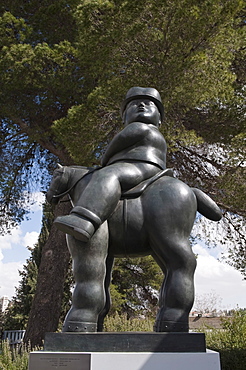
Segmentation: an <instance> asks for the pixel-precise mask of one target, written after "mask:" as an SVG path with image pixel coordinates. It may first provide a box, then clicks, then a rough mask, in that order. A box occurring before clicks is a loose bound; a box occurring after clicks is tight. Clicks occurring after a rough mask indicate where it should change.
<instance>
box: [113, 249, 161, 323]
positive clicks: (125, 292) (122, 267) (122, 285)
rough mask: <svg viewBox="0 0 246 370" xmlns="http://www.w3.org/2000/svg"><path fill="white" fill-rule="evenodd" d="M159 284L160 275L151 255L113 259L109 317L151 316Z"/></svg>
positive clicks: (155, 303)
mask: <svg viewBox="0 0 246 370" xmlns="http://www.w3.org/2000/svg"><path fill="white" fill-rule="evenodd" d="M162 281H163V273H162V271H161V269H160V268H159V266H158V265H157V264H156V262H155V261H154V260H153V258H152V257H151V256H147V257H139V258H119V259H116V262H115V265H114V269H113V273H112V284H111V287H110V291H111V294H112V307H111V310H110V314H111V315H114V314H115V313H116V312H118V313H120V314H121V313H126V314H127V316H128V317H131V316H133V317H134V316H136V315H139V314H143V315H144V316H150V315H152V316H155V314H156V311H157V305H158V291H159V289H160V286H161V283H162Z"/></svg>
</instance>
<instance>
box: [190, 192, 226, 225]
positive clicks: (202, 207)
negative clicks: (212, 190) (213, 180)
mask: <svg viewBox="0 0 246 370" xmlns="http://www.w3.org/2000/svg"><path fill="white" fill-rule="evenodd" d="M191 189H192V191H193V193H194V194H195V196H196V200H197V210H198V212H199V213H201V215H203V216H205V217H206V218H208V219H209V220H212V221H219V220H220V219H221V217H222V212H221V210H220V209H219V207H218V206H217V204H216V203H215V202H214V201H213V200H212V199H211V198H210V197H209V196H208V195H207V194H205V193H204V192H203V191H202V190H199V189H197V188H191Z"/></svg>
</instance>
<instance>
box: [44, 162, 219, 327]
mask: <svg viewBox="0 0 246 370" xmlns="http://www.w3.org/2000/svg"><path fill="white" fill-rule="evenodd" d="M94 170H100V169H91V168H87V167H80V166H74V167H72V166H71V167H70V166H69V167H61V166H60V168H58V169H56V170H55V171H54V175H53V179H52V182H51V185H50V187H49V189H48V192H47V200H48V201H49V202H50V203H57V202H58V200H59V199H60V198H61V197H62V196H63V195H64V194H67V193H68V194H69V195H70V198H71V201H72V203H73V204H76V200H77V199H78V197H79V195H80V194H81V192H83V190H84V189H85V187H86V186H87V185H88V184H89V182H90V178H91V176H92V173H93V171H94ZM143 189H145V190H144V191H143V192H142V190H143ZM141 192H142V194H141V195H140V193H141ZM197 211H199V212H200V213H201V214H202V215H203V216H205V217H207V218H209V219H210V220H213V221H219V220H220V218H221V211H220V209H219V208H218V206H217V205H216V204H215V202H214V201H213V200H212V199H211V198H210V197H208V196H207V195H206V194H205V193H203V192H202V191H201V190H199V189H196V188H190V187H189V186H187V185H186V184H185V183H183V182H182V181H180V180H178V179H177V178H174V177H172V171H171V170H165V171H162V172H160V173H159V174H157V176H155V178H152V179H151V180H148V181H147V182H146V181H145V182H144V184H140V186H138V187H137V189H135V188H134V189H132V190H130V191H128V192H126V193H125V194H123V195H122V199H121V200H120V201H119V203H118V205H117V207H116V209H115V211H114V213H113V214H112V215H111V217H110V218H109V219H108V220H107V221H105V222H104V223H103V224H102V225H101V226H100V227H99V229H98V230H97V231H96V233H95V234H94V236H93V237H92V238H91V240H90V241H89V242H88V243H84V242H82V241H80V240H77V239H75V238H74V237H73V236H71V235H67V244H68V248H69V251H70V253H71V256H72V259H73V273H74V278H75V289H74V292H73V298H72V307H71V309H70V311H69V312H68V314H67V316H66V319H65V322H64V326H63V331H64V332H67V331H70V332H95V331H101V330H102V328H103V320H104V318H105V316H106V314H107V312H108V311H109V308H110V295H109V285H110V279H111V271H112V266H113V261H114V258H115V257H125V256H131V257H134V256H144V255H152V257H153V258H154V259H155V261H156V262H157V264H158V265H159V266H160V268H161V269H162V271H163V273H164V281H163V283H162V286H161V289H160V296H159V311H158V314H157V317H156V321H155V325H154V330H155V331H157V332H187V331H188V329H189V327H188V316H189V312H190V310H191V307H192V305H193V301H194V282H193V275H194V271H195V268H196V257H195V255H194V254H193V252H192V249H191V247H190V243H189V235H190V233H191V229H192V227H193V224H194V220H195V217H196V212H197Z"/></svg>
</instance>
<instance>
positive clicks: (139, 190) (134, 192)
mask: <svg viewBox="0 0 246 370" xmlns="http://www.w3.org/2000/svg"><path fill="white" fill-rule="evenodd" d="M162 176H170V177H173V170H172V169H171V168H167V169H165V170H162V171H160V172H158V173H157V174H156V175H154V176H152V177H150V178H149V179H147V180H144V181H142V182H140V184H138V185H137V186H135V187H134V188H131V189H129V190H126V191H124V192H122V194H121V199H122V200H123V199H134V198H138V197H140V195H141V194H143V192H144V191H145V189H146V188H147V187H148V186H150V185H151V184H153V182H155V181H156V180H158V179H160V178H161V177H162Z"/></svg>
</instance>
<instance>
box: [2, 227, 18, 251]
mask: <svg viewBox="0 0 246 370" xmlns="http://www.w3.org/2000/svg"><path fill="white" fill-rule="evenodd" d="M21 234H22V231H21V229H20V227H19V226H18V227H17V228H15V229H13V230H12V231H11V233H9V234H6V235H1V236H0V249H11V248H12V245H13V244H18V243H20V242H21Z"/></svg>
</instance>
